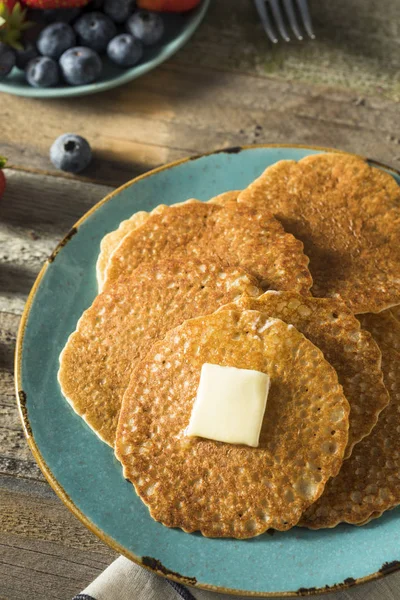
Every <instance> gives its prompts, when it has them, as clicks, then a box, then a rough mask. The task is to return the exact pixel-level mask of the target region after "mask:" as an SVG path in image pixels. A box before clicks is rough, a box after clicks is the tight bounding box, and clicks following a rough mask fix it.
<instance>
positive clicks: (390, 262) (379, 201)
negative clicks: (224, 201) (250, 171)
mask: <svg viewBox="0 0 400 600" xmlns="http://www.w3.org/2000/svg"><path fill="white" fill-rule="evenodd" d="M238 202H239V203H242V204H245V205H246V206H253V207H256V208H258V209H267V210H270V211H271V212H272V213H273V214H274V215H275V216H276V217H277V218H278V219H279V221H280V222H281V223H282V224H283V226H284V228H285V230H286V231H289V232H290V233H293V235H295V236H296V237H297V238H298V239H299V240H301V241H302V242H303V243H304V251H305V253H306V254H307V256H308V257H309V258H310V265H309V268H310V271H311V274H312V277H313V281H314V284H313V288H312V293H313V295H314V296H319V297H326V296H331V297H339V298H342V299H343V300H344V301H345V302H346V304H348V305H349V307H350V308H351V309H352V310H353V312H354V313H366V312H379V311H381V310H384V309H386V308H389V307H390V306H392V305H395V304H400V244H399V239H400V187H399V186H398V185H397V183H396V181H395V179H394V178H393V177H392V176H391V175H389V174H388V173H386V172H384V171H382V170H380V169H377V168H373V167H370V166H369V165H368V164H367V163H366V162H364V161H363V160H362V159H360V158H357V157H355V156H351V155H348V154H339V153H337V154H318V155H313V156H307V157H306V158H303V159H302V160H300V161H299V162H294V161H281V162H278V163H276V164H275V165H273V166H271V167H268V168H267V169H266V171H265V172H264V173H263V174H262V175H261V176H260V177H259V178H258V179H256V180H255V181H254V182H253V183H252V184H250V186H249V187H248V188H247V189H246V190H244V191H243V192H242V193H241V194H240V195H239V198H238Z"/></svg>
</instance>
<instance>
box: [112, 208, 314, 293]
mask: <svg viewBox="0 0 400 600" xmlns="http://www.w3.org/2000/svg"><path fill="white" fill-rule="evenodd" d="M172 255H174V256H178V257H179V258H184V257H193V256H195V257H196V258H199V259H202V258H203V257H207V256H208V257H212V258H214V257H218V258H219V260H221V262H222V263H223V264H226V265H231V266H240V267H242V268H244V269H246V270H247V271H248V272H249V273H250V274H251V275H253V276H254V277H257V279H258V280H259V281H260V284H261V286H262V287H263V288H264V289H280V290H281V289H283V290H286V289H290V290H291V289H293V290H295V291H298V292H300V293H304V294H308V293H309V289H310V287H311V285H312V280H311V276H310V273H309V271H308V268H307V265H308V258H307V257H306V256H305V254H304V253H303V245H302V243H301V242H300V241H299V240H296V239H295V238H294V237H293V236H292V235H291V234H288V233H286V232H285V231H284V229H283V227H282V225H281V224H280V223H279V222H278V221H277V220H276V219H274V218H273V217H272V216H271V214H270V213H269V212H267V211H265V210H254V209H252V208H249V207H246V206H239V205H238V204H237V203H236V202H229V203H225V204H224V205H223V206H220V205H217V204H213V203H204V202H191V203H189V204H183V205H179V206H170V207H165V208H164V210H163V211H162V212H159V213H157V214H153V215H151V216H150V217H149V218H148V219H147V221H146V222H145V223H144V224H143V225H142V226H141V227H139V228H137V229H135V230H133V231H131V232H130V233H129V234H127V235H126V236H125V237H124V238H123V240H122V241H121V243H120V244H119V246H118V248H117V249H116V250H115V251H114V253H113V254H112V256H111V258H110V260H109V262H108V266H107V270H106V286H107V285H109V284H110V283H111V282H113V281H117V280H118V278H119V277H121V276H126V275H129V274H130V273H132V272H133V271H134V270H135V269H136V268H137V267H138V265H140V264H141V263H142V262H143V261H152V262H156V261H158V260H160V259H161V258H164V257H166V256H172Z"/></svg>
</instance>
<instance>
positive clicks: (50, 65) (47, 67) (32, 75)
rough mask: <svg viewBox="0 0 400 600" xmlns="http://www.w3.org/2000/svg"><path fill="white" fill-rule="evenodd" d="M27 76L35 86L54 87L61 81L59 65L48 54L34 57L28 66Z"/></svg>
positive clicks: (30, 83)
mask: <svg viewBox="0 0 400 600" xmlns="http://www.w3.org/2000/svg"><path fill="white" fill-rule="evenodd" d="M25 77H26V80H27V82H28V83H29V85H32V86H33V87H52V86H54V85H57V83H58V81H59V78H60V77H59V71H58V65H57V63H56V61H55V60H53V59H52V58H49V57H48V56H38V57H37V58H32V60H30V61H29V62H28V64H27V66H26V69H25Z"/></svg>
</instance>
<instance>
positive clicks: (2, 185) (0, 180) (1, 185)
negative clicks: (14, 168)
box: [0, 156, 6, 198]
mask: <svg viewBox="0 0 400 600" xmlns="http://www.w3.org/2000/svg"><path fill="white" fill-rule="evenodd" d="M5 164H6V159H5V158H3V157H2V156H0V198H1V197H2V195H3V194H4V190H5V189H6V176H5V175H4V172H3V171H2V170H1V169H2V168H3V167H4V165H5Z"/></svg>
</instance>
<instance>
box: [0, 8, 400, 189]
mask: <svg viewBox="0 0 400 600" xmlns="http://www.w3.org/2000/svg"><path fill="white" fill-rule="evenodd" d="M212 4H213V6H212V9H211V11H210V14H209V15H208V17H207V19H206V22H205V24H204V26H203V27H202V28H200V30H199V31H198V32H197V34H196V35H195V37H194V38H193V40H192V41H191V42H190V43H189V44H188V45H187V46H186V48H185V50H184V51H182V52H180V53H178V55H177V56H176V57H174V58H173V59H172V60H170V61H168V62H167V63H166V64H164V65H163V66H161V67H160V68H158V69H156V70H155V71H153V72H151V73H149V74H147V75H146V76H144V77H142V78H140V79H139V80H136V81H134V82H132V83H131V84H128V85H125V86H122V87H120V88H117V89H115V90H111V91H109V92H105V93H103V94H101V96H98V101H97V102H94V101H93V98H92V97H90V96H89V97H83V98H76V99H67V100H53V101H51V102H48V101H43V102H42V101H38V100H32V99H28V98H15V97H11V96H7V95H3V97H2V110H3V111H4V118H3V119H2V152H4V153H5V154H8V155H9V157H10V162H11V163H12V164H15V165H18V166H29V168H32V167H34V168H37V169H44V170H49V171H54V169H53V167H52V165H51V164H50V162H49V159H48V150H49V147H50V145H51V143H52V141H53V140H54V138H55V137H56V136H57V135H59V134H61V133H63V132H65V131H68V130H70V131H76V132H79V133H81V134H82V135H84V136H85V137H87V138H88V140H89V141H90V142H91V144H92V146H93V148H94V151H95V160H94V161H93V164H92V165H91V167H90V168H89V169H88V170H87V173H86V175H87V176H88V177H90V178H94V179H96V180H97V181H99V182H100V181H101V182H108V183H112V184H114V185H115V184H120V183H122V182H124V181H125V180H127V179H129V178H131V177H132V176H134V175H136V174H138V173H141V172H143V171H144V170H146V169H148V168H151V167H154V166H157V165H159V164H162V163H165V162H167V161H170V160H174V159H176V158H180V157H182V156H186V155H188V154H193V153H198V152H205V151H209V150H211V149H215V148H218V147H223V146H229V145H238V144H242V143H253V142H292V143H310V144H319V145H326V146H328V145H332V146H336V147H339V148H342V149H344V150H350V151H355V152H359V153H362V152H366V153H367V154H369V155H370V156H371V157H375V158H377V159H379V160H383V161H386V162H389V163H391V164H393V166H396V165H397V166H400V146H399V135H398V134H397V133H396V132H395V131H394V127H393V126H394V123H396V122H397V121H398V120H399V115H400V108H399V105H398V103H397V102H396V100H398V98H399V97H400V62H399V61H400V58H399V56H400V54H399V52H398V40H399V37H400V36H399V21H398V19H397V18H396V15H397V13H396V11H397V8H396V2H394V1H393V0H382V1H381V2H380V3H376V2H375V0H354V2H353V6H352V10H351V11H349V9H348V3H347V2H346V0H338V2H335V3H331V2H328V0H324V1H322V2H321V1H314V2H313V6H312V10H313V12H314V20H315V22H316V29H317V30H318V33H319V35H318V40H317V41H316V42H304V43H303V44H295V43H294V44H292V45H287V44H281V45H277V46H276V47H274V48H272V47H271V45H269V44H268V42H267V40H266V38H265V35H264V34H263V32H262V31H261V28H260V27H259V25H258V24H257V17H256V14H255V11H254V8H253V6H252V3H250V4H251V7H249V2H248V0H238V1H237V2H235V10H232V8H229V7H231V3H230V0H219V1H218V2H214V3H212ZM350 13H351V14H350ZM355 15H356V16H355ZM339 24H340V27H339ZM100 99H101V101H100ZM26 114H32V115H33V114H34V115H35V118H34V119H33V118H32V119H30V120H28V119H26V118H25V115H26ZM38 122H40V123H41V135H40V136H37V123H38Z"/></svg>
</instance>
